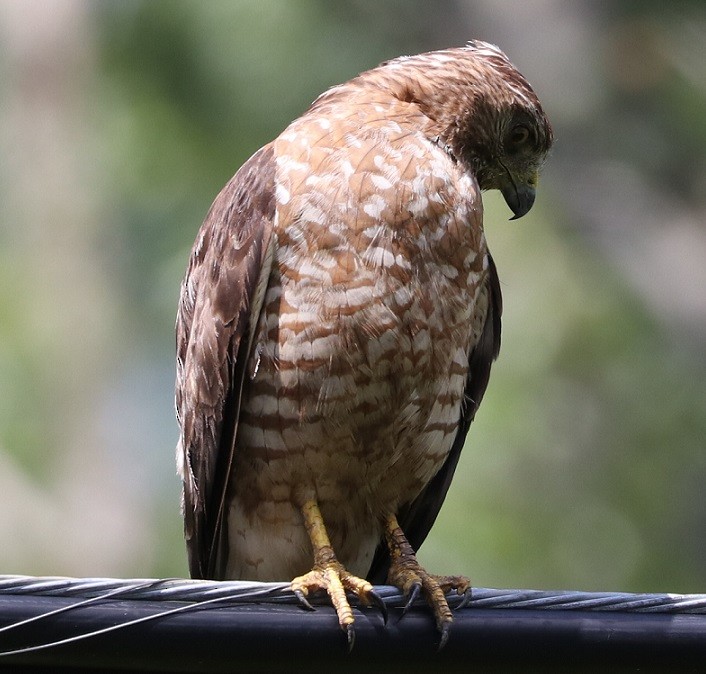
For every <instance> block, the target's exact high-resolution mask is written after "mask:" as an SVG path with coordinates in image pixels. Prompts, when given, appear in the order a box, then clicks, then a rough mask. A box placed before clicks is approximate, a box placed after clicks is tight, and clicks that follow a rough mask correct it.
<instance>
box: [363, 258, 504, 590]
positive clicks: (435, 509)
mask: <svg viewBox="0 0 706 674" xmlns="http://www.w3.org/2000/svg"><path fill="white" fill-rule="evenodd" d="M486 284H487V286H486V287H487V291H488V313H487V316H486V319H485V324H484V326H483V330H482V332H481V335H480V338H479V340H478V343H477V344H476V346H475V348H474V349H473V350H472V351H471V354H470V356H469V363H468V364H469V368H468V376H467V379H466V389H465V392H464V397H465V404H464V405H463V406H462V407H461V418H460V419H459V424H458V431H457V433H456V437H455V438H454V442H453V445H452V446H451V451H450V453H449V456H448V457H447V459H446V461H445V462H444V465H443V466H442V467H441V469H440V470H439V472H438V473H437V474H436V475H435V476H434V477H433V478H432V479H431V480H430V481H429V484H427V486H426V487H425V488H424V490H423V491H422V493H421V494H419V496H417V498H416V499H415V500H414V501H412V503H410V504H409V505H407V506H405V507H403V508H402V509H401V511H400V512H399V513H398V514H397V520H398V522H399V523H400V527H401V528H402V531H404V533H405V535H406V536H407V540H408V541H409V542H410V544H411V545H412V547H413V548H414V549H415V551H416V550H418V549H419V547H420V546H421V544H422V543H423V542H424V539H425V538H426V537H427V534H428V533H429V531H430V530H431V527H432V525H433V524H434V522H435V520H436V517H437V515H438V514H439V510H441V506H442V504H443V502H444V499H445V498H446V492H448V490H449V486H450V485H451V479H452V478H453V475H454V472H455V470H456V466H457V465H458V459H459V457H460V456H461V450H462V449H463V445H464V443H465V441H466V435H467V434H468V429H469V428H470V426H471V422H472V421H473V419H474V417H475V415H476V411H477V410H478V406H479V405H480V403H481V400H482V399H483V394H484V393H485V389H486V388H487V387H488V380H489V378H490V367H491V365H492V364H493V361H494V360H495V359H496V358H497V357H498V353H499V352H500V329H501V315H502V295H501V293H500V282H499V280H498V273H497V270H496V269H495V263H494V262H493V258H492V257H490V255H488V278H487V280H486ZM389 565H390V558H389V555H388V553H387V546H386V545H385V543H384V541H382V542H381V543H380V544H379V545H378V548H377V550H376V551H375V556H374V558H373V563H372V565H371V567H370V571H369V573H368V580H369V581H370V582H372V583H385V582H386V581H387V571H388V568H389Z"/></svg>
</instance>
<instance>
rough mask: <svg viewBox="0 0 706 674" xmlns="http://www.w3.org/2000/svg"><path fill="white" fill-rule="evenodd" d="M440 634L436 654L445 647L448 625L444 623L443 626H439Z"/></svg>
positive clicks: (447, 637) (447, 638)
mask: <svg viewBox="0 0 706 674" xmlns="http://www.w3.org/2000/svg"><path fill="white" fill-rule="evenodd" d="M439 631H440V632H441V639H440V641H439V648H437V649H436V651H437V653H438V652H439V651H440V650H441V649H442V648H443V647H444V646H446V642H447V641H448V640H449V625H448V623H445V624H444V625H442V626H441V628H440V629H439Z"/></svg>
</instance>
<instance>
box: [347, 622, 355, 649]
mask: <svg viewBox="0 0 706 674" xmlns="http://www.w3.org/2000/svg"><path fill="white" fill-rule="evenodd" d="M346 638H347V639H348V652H349V653H350V652H351V651H352V650H353V646H354V645H355V630H354V629H353V625H352V624H350V625H346Z"/></svg>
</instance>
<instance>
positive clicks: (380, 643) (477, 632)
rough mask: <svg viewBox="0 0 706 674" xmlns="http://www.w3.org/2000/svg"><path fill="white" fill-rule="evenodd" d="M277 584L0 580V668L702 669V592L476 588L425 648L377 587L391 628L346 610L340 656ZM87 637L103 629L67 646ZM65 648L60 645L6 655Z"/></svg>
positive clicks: (705, 618)
mask: <svg viewBox="0 0 706 674" xmlns="http://www.w3.org/2000/svg"><path fill="white" fill-rule="evenodd" d="M287 588H288V584H285V583H240V582H227V583H217V582H205V581H198V582H197V581H183V580H163V581H159V580H144V581H139V580H138V581H123V580H111V579H63V578H62V579H44V578H28V577H22V576H6V577H0V651H2V653H3V655H2V656H0V669H2V670H5V671H9V670H13V671H18V670H19V671H26V672H43V671H47V672H49V671H76V670H81V669H91V670H96V669H98V670H102V671H115V672H118V671H120V672H130V671H155V672H162V671H164V672H166V671H174V672H205V671H212V672H232V671H252V672H257V671H267V672H272V671H277V672H279V671H282V672H284V671H295V670H297V671H302V670H305V671H316V670H318V669H320V670H321V671H328V670H330V669H331V668H332V667H333V669H334V671H336V672H339V671H343V672H345V671H359V669H360V668H361V667H362V666H366V667H367V666H376V667H380V668H382V667H384V668H385V670H386V671H408V672H409V671H411V672H415V671H429V670H430V669H431V670H437V668H443V670H444V672H455V671H459V672H461V671H463V672H468V671H476V672H478V671H483V672H486V671H515V670H516V669H517V668H521V669H522V671H542V672H545V671H592V670H593V669H594V668H600V670H601V671H610V672H614V671H637V670H639V671H641V672H661V671H665V670H668V671H698V663H699V662H700V663H703V662H704V661H706V660H705V658H706V595H665V594H659V595H656V594H640V595H638V594H622V593H621V594H614V593H585V592H583V593H579V592H540V591H520V590H516V591H514V590H489V589H483V588H477V589H475V590H474V595H473V599H472V601H471V604H470V606H469V607H467V608H464V609H461V610H459V611H458V612H457V613H456V616H455V617H456V619H455V621H454V624H453V628H452V630H451V637H450V639H449V641H448V644H447V645H446V647H445V648H444V650H443V651H441V652H437V651H436V645H437V641H438V633H437V631H436V629H435V627H434V622H433V619H432V617H431V615H430V612H429V609H428V607H427V606H426V605H425V603H424V602H423V601H422V602H418V603H417V605H415V606H414V607H413V608H412V609H411V610H410V611H409V612H408V614H407V615H405V617H404V618H403V619H402V620H400V614H401V610H400V608H399V607H401V606H402V605H403V604H404V599H403V598H402V596H401V594H400V593H399V592H398V591H397V590H395V589H394V588H392V587H389V586H379V587H378V588H377V589H378V590H379V593H380V595H381V596H382V598H383V599H384V601H385V603H386V604H387V605H388V607H389V609H390V620H389V621H388V624H387V626H385V625H384V624H383V620H382V617H381V615H380V612H379V611H377V610H375V609H366V608H362V609H361V608H359V607H356V608H355V611H356V626H357V627H356V630H357V639H356V645H355V649H354V650H353V652H352V653H351V654H348V653H347V646H346V642H345V636H344V635H343V634H342V633H341V631H340V629H339V627H338V623H337V620H336V615H335V612H334V610H333V609H332V608H331V607H330V605H326V603H325V601H324V604H322V605H321V606H319V607H318V610H317V611H315V612H313V613H311V612H307V611H303V610H302V609H301V607H300V606H298V605H297V603H296V600H295V598H294V597H293V596H292V594H291V593H290V592H289V590H288V589H287ZM451 603H452V605H453V603H454V602H453V600H452V601H451ZM78 604H81V606H78ZM68 607H71V608H68ZM67 608H68V610H67ZM50 612H54V613H53V615H44V617H43V618H41V619H39V620H36V621H32V622H27V623H25V624H24V625H17V623H19V622H20V621H25V620H27V619H29V618H33V617H35V616H40V615H43V614H49V613H50ZM170 612H171V613H170ZM132 621H135V622H134V623H133V624H130V625H127V624H126V623H130V622H132ZM13 625H14V626H13ZM8 626H9V627H8ZM99 630H108V631H106V632H104V633H103V634H93V635H91V636H84V637H83V638H78V639H76V637H78V636H79V635H87V634H88V633H94V632H97V631H99ZM65 639H72V641H71V642H70V643H64V644H60V645H54V646H50V647H45V648H40V649H36V650H29V651H26V652H24V653H14V654H12V653H9V652H8V651H13V650H18V649H27V648H31V647H33V646H39V645H42V644H49V643H51V642H57V641H61V640H65Z"/></svg>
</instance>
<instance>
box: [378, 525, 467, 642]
mask: <svg viewBox="0 0 706 674" xmlns="http://www.w3.org/2000/svg"><path fill="white" fill-rule="evenodd" d="M385 537H386V539H387V545H388V548H389V550H390V571H389V573H388V576H387V580H388V582H389V583H390V584H391V585H395V586H396V587H399V588H400V589H401V590H402V592H404V594H405V596H406V597H407V598H408V599H407V604H406V605H405V607H404V611H403V615H404V613H406V612H407V609H409V607H410V606H411V605H412V604H413V603H414V601H415V599H416V598H417V597H418V596H419V593H420V592H422V593H423V594H424V595H425V597H426V599H427V603H428V604H429V606H431V609H432V611H433V613H434V620H435V621H436V627H437V629H438V630H439V632H440V633H441V641H440V642H439V650H441V649H442V648H443V647H444V646H445V645H446V642H447V641H448V638H449V627H450V626H451V623H452V622H453V615H452V613H451V608H450V607H449V603H448V601H447V600H446V593H447V592H450V591H451V590H455V591H456V593H457V594H458V595H460V596H462V597H463V598H462V600H461V603H460V606H464V605H465V604H466V603H467V602H468V600H469V599H470V594H471V583H470V581H469V580H468V578H466V577H465V576H435V575H432V574H430V573H427V572H426V571H425V570H424V569H423V568H422V566H421V565H420V564H419V562H418V561H417V557H416V555H415V554H414V549H413V548H412V546H411V545H410V543H409V541H408V540H407V538H406V536H405V535H404V533H403V531H402V529H401V528H400V526H399V524H398V523H397V518H396V517H395V516H394V515H391V516H389V517H388V519H387V522H386V526H385Z"/></svg>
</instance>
